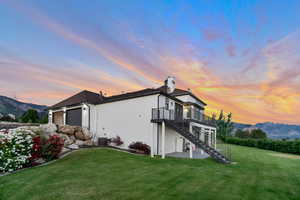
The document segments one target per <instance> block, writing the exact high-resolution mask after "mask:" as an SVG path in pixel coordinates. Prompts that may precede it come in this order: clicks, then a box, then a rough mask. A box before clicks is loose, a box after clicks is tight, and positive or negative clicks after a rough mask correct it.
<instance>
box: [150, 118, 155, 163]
mask: <svg viewBox="0 0 300 200" xmlns="http://www.w3.org/2000/svg"><path fill="white" fill-rule="evenodd" d="M154 137H155V124H154V123H152V132H151V140H152V145H151V157H152V158H153V157H154V147H155V142H154Z"/></svg>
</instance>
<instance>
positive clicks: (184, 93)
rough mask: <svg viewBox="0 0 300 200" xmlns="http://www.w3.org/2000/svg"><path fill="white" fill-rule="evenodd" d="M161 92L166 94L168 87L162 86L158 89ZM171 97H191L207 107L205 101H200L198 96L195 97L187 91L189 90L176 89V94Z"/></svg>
mask: <svg viewBox="0 0 300 200" xmlns="http://www.w3.org/2000/svg"><path fill="white" fill-rule="evenodd" d="M158 89H159V90H161V91H164V92H166V91H167V87H166V86H161V87H159V88H158ZM169 95H170V96H173V97H178V96H184V95H190V96H192V97H194V98H195V99H197V100H198V101H199V102H201V103H202V104H204V105H205V106H206V105H207V104H206V103H205V102H204V101H202V100H201V99H199V98H198V97H197V96H196V95H194V94H193V93H192V92H190V91H187V90H182V89H178V88H175V90H174V92H173V93H171V94H169Z"/></svg>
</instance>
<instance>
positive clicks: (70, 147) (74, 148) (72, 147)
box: [68, 144, 79, 150]
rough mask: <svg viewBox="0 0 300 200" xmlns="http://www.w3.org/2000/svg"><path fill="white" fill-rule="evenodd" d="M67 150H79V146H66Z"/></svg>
mask: <svg viewBox="0 0 300 200" xmlns="http://www.w3.org/2000/svg"><path fill="white" fill-rule="evenodd" d="M68 148H69V149H72V150H76V149H79V146H78V145H77V144H71V145H69V146H68Z"/></svg>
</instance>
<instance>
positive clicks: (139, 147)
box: [129, 142, 151, 154]
mask: <svg viewBox="0 0 300 200" xmlns="http://www.w3.org/2000/svg"><path fill="white" fill-rule="evenodd" d="M129 148H130V149H135V150H140V151H143V152H144V153H145V154H150V152H151V148H150V146H149V145H147V144H144V143H142V142H133V143H131V144H130V145H129Z"/></svg>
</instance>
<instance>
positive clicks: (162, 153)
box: [161, 121, 166, 159]
mask: <svg viewBox="0 0 300 200" xmlns="http://www.w3.org/2000/svg"><path fill="white" fill-rule="evenodd" d="M161 128H162V131H161V134H162V135H161V146H162V148H161V157H162V159H165V156H166V155H165V154H166V152H165V139H166V126H165V122H164V121H163V122H162V126H161Z"/></svg>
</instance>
